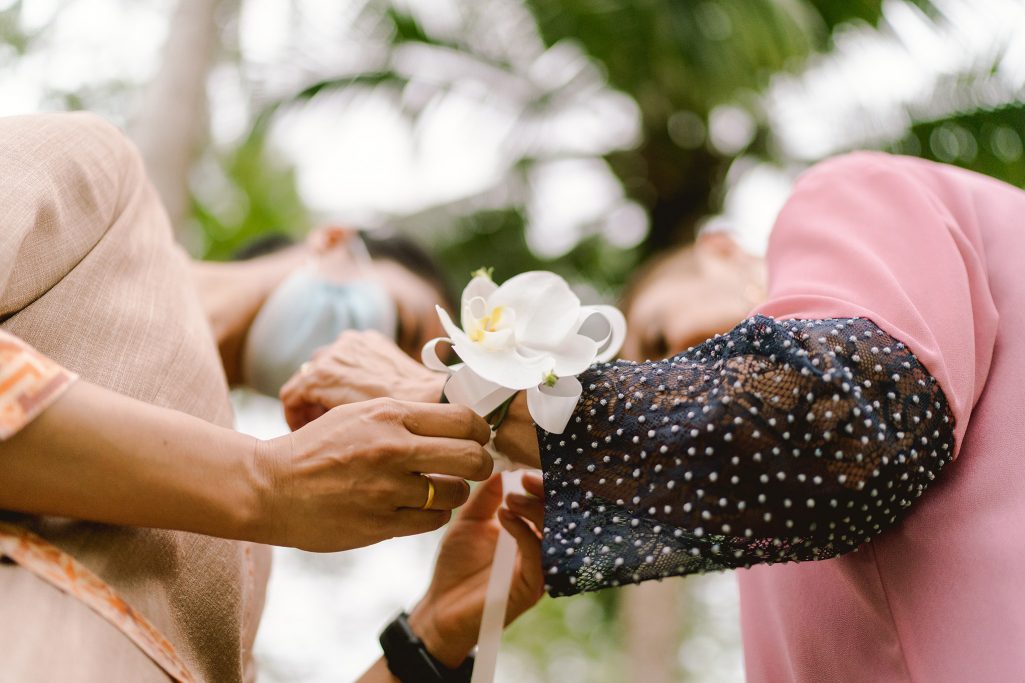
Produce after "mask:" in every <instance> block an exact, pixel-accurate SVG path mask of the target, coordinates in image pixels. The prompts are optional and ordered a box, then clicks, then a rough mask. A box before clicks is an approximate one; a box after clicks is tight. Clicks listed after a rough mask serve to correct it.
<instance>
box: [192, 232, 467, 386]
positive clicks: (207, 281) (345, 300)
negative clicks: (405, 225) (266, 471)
mask: <svg viewBox="0 0 1025 683" xmlns="http://www.w3.org/2000/svg"><path fill="white" fill-rule="evenodd" d="M238 256H239V259H238V260H236V261H231V262H214V261H195V262H193V265H192V268H193V273H194V275H195V280H196V284H197V287H198V289H199V291H200V293H201V301H202V304H203V307H204V309H205V312H206V315H207V318H208V319H209V320H210V324H211V327H212V328H213V331H214V337H215V339H216V341H217V346H218V349H219V350H220V354H221V359H222V361H223V364H224V369H225V373H226V375H227V378H228V382H229V383H230V384H232V385H247V386H250V387H252V388H254V389H256V390H257V391H260V392H261V393H264V394H267V395H268V396H277V395H278V391H279V390H280V389H281V386H282V385H283V384H284V383H285V380H287V379H288V378H289V377H290V376H291V375H292V373H294V372H295V371H296V370H297V369H299V367H300V366H301V365H302V363H303V362H305V361H307V360H309V358H310V356H311V355H312V354H313V352H314V351H316V350H317V349H318V348H320V347H322V346H325V345H327V344H329V343H331V342H332V341H334V340H335V338H336V337H338V335H339V334H341V333H342V332H344V331H346V330H375V331H377V332H380V333H381V334H383V335H385V336H386V337H388V338H389V339H391V340H392V341H394V342H395V343H396V344H398V346H399V348H401V349H402V350H403V351H405V352H406V353H408V354H410V355H412V356H419V353H420V349H421V347H423V345H424V343H425V342H426V341H427V340H429V339H432V338H433V337H436V336H438V335H439V334H442V333H443V330H442V328H441V324H440V323H439V322H438V316H437V314H436V313H435V310H434V307H435V306H436V305H439V304H440V305H443V306H445V307H447V308H449V309H451V307H452V303H451V302H452V295H451V293H450V291H449V287H448V283H447V281H446V279H445V275H444V273H443V272H442V271H441V269H440V268H439V267H438V265H437V264H436V263H435V262H434V260H433V259H432V258H431V257H430V255H428V254H427V252H426V251H424V250H423V249H422V248H421V247H419V246H418V245H417V244H416V243H415V242H413V241H412V240H410V239H409V238H407V237H403V236H399V235H377V234H374V233H358V232H356V231H355V230H351V229H348V228H343V227H339V226H328V227H323V228H319V229H317V230H314V231H313V232H312V233H311V234H310V235H309V237H308V238H307V239H306V240H304V241H303V242H301V243H298V244H295V243H293V242H292V240H291V239H290V238H288V237H285V236H283V235H272V236H269V237H266V238H262V239H260V240H258V241H255V242H253V243H252V244H250V245H249V246H248V247H246V248H244V249H243V250H242V251H241V252H240V253H239V255H238Z"/></svg>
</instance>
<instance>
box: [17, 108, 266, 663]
mask: <svg viewBox="0 0 1025 683" xmlns="http://www.w3.org/2000/svg"><path fill="white" fill-rule="evenodd" d="M0 329H3V330H5V331H7V332H10V333H11V334H14V335H16V336H18V337H19V338H21V339H22V340H24V341H25V342H27V343H28V344H31V345H32V346H34V347H35V348H36V349H37V350H38V351H40V352H41V353H43V354H45V355H47V356H49V357H50V358H52V359H54V360H55V361H57V362H58V363H60V364H61V365H63V366H64V367H66V368H68V369H70V370H72V371H74V372H76V373H78V374H79V375H80V376H81V377H82V379H84V380H88V381H90V382H93V383H95V384H98V385H100V386H103V387H106V388H108V389H112V390H114V391H117V392H120V393H122V394H126V395H128V396H132V397H134V398H136V399H140V400H143V401H146V402H149V403H152V404H154V405H159V406H166V407H169V408H174V409H176V410H181V411H184V412H186V413H190V414H192V415H195V416H198V417H200V418H203V419H205V420H209V421H210V422H214V423H216V424H219V425H224V426H230V425H231V421H232V414H231V407H230V404H229V402H228V392H227V385H226V382H225V378H224V373H223V370H222V368H221V366H220V362H219V359H218V355H217V350H216V348H215V344H214V342H213V339H212V336H211V333H210V330H209V327H208V325H207V323H206V320H205V319H204V317H203V314H202V311H201V309H200V306H199V302H198V300H197V296H196V293H195V291H194V288H193V285H192V281H191V279H190V274H189V270H188V260H187V257H186V256H185V254H184V253H183V252H182V251H181V249H180V248H179V247H178V246H177V245H176V244H175V243H174V241H173V237H172V234H171V229H170V227H169V224H168V221H167V218H166V216H165V213H164V210H163V208H162V206H161V204H160V201H159V199H158V198H157V196H156V194H155V192H154V190H153V188H152V186H151V185H150V183H149V181H148V179H147V178H146V174H145V171H144V169H143V166H142V161H141V159H140V157H139V155H138V153H137V151H136V150H135V148H134V147H133V146H132V145H131V143H130V142H128V141H127V140H126V138H125V137H124V136H123V135H122V134H121V133H120V132H119V131H118V130H117V129H115V128H114V127H112V126H111V125H109V124H107V123H105V122H104V121H103V120H101V119H99V118H97V117H96V116H93V115H90V114H84V113H78V114H50V115H40V116H27V117H13V118H6V119H0ZM196 476H203V473H202V472H197V473H196ZM0 485H2V483H0ZM0 521H5V522H9V523H14V524H16V525H19V526H21V527H23V528H27V529H29V530H31V531H33V532H34V533H36V534H38V535H39V536H41V537H43V538H44V539H46V540H48V541H49V542H50V543H52V544H53V545H55V546H56V547H58V548H60V549H62V550H64V551H65V552H67V553H68V554H70V555H71V556H72V557H74V558H76V559H77V560H78V561H79V562H81V563H82V564H83V565H85V566H86V567H87V568H89V569H91V570H92V571H93V572H95V573H96V574H97V575H98V576H99V577H100V578H101V579H102V580H103V581H104V582H105V583H107V584H108V585H109V586H110V587H111V588H112V589H113V590H114V591H115V592H116V593H117V594H119V595H120V596H121V597H122V598H123V599H124V600H125V601H126V602H127V603H128V604H129V605H131V606H132V607H134V608H135V609H136V610H137V611H139V612H140V613H141V614H143V615H144V616H145V617H146V619H148V620H149V622H150V623H151V624H153V625H154V626H155V627H156V628H157V629H158V630H159V631H160V633H161V634H163V636H165V637H166V638H167V640H168V641H169V642H170V645H171V646H172V647H173V648H174V649H175V651H177V653H178V655H179V656H180V657H181V659H182V660H183V661H184V662H185V664H186V665H187V666H188V668H189V669H190V670H191V673H192V675H193V677H194V678H195V679H196V680H199V681H209V682H216V683H221V682H222V681H223V682H228V683H230V682H232V681H240V680H243V679H251V678H252V675H253V671H252V669H253V667H252V666H251V661H250V660H251V647H252V643H253V639H254V637H255V633H256V626H257V622H258V620H259V616H260V612H261V610H262V607H263V594H264V589H265V585H266V578H267V571H268V567H269V552H268V549H266V548H263V547H260V546H254V545H252V544H247V543H239V542H234V541H226V540H221V539H216V538H210V537H206V536H199V535H195V534H188V533H183V532H177V531H164V530H154V529H137V528H124V527H114V526H108V525H102V524H93V523H84V522H78V521H73V520H67V519H53V518H45V519H44V518H38V517H30V516H25V515H17V514H13V513H5V512H0ZM0 643H3V644H4V646H3V648H2V651H3V652H2V654H0V681H51V680H52V681H166V680H167V679H168V677H167V675H166V674H165V673H164V672H163V671H162V670H161V669H160V668H159V667H157V666H156V664H154V662H153V661H151V660H150V659H149V658H147V657H146V656H145V655H144V654H142V652H141V651H140V650H139V649H138V648H137V647H136V646H135V645H134V644H133V642H132V641H131V640H130V639H128V638H127V637H125V635H124V634H123V633H122V632H121V631H119V630H118V629H117V628H116V627H115V626H113V625H112V624H111V623H110V622H109V621H107V620H104V619H102V618H101V617H99V616H98V615H97V614H96V613H95V612H93V611H92V610H90V609H88V608H86V607H85V606H83V604H82V603H81V602H80V601H78V600H76V599H75V598H74V597H73V596H72V595H69V594H68V593H66V592H62V591H60V590H58V589H56V588H55V587H54V586H53V585H51V584H49V583H47V582H46V581H44V580H42V579H41V578H38V576H36V575H34V574H32V573H30V572H28V571H26V570H25V569H24V568H22V567H19V566H18V565H17V564H11V563H9V562H8V563H3V564H0Z"/></svg>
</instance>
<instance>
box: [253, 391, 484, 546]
mask: <svg viewBox="0 0 1025 683" xmlns="http://www.w3.org/2000/svg"><path fill="white" fill-rule="evenodd" d="M489 436H490V430H489V428H488V425H487V423H486V422H485V421H484V420H483V419H482V418H480V417H479V416H477V415H476V414H474V412H473V411H471V410H470V409H469V408H466V407H464V406H456V405H440V404H419V403H403V402H400V401H395V400H391V399H377V400H373V401H366V402H363V403H358V404H353V405H347V406H339V407H337V408H333V409H332V410H329V411H328V412H327V413H325V414H324V415H322V416H321V417H319V418H318V419H316V420H313V421H312V422H310V423H309V424H307V425H306V426H305V427H302V428H301V429H299V430H298V431H295V432H293V433H291V434H289V435H286V436H282V437H279V438H277V439H273V440H270V441H264V442H260V444H259V445H258V446H257V453H256V458H255V464H254V473H255V480H256V481H257V490H258V498H259V501H260V502H259V503H258V504H257V508H258V510H259V511H260V512H259V514H258V516H257V518H258V520H259V521H258V522H257V523H256V525H257V526H256V528H255V529H254V530H253V531H254V533H253V534H252V535H253V536H254V540H257V541H260V542H263V543H271V544H274V545H288V546H295V547H297V548H302V549H304V550H312V551H320V552H333V551H339V550H349V549H351V548H359V547H362V546H367V545H371V544H374V543H377V542H379V541H383V540H385V539H388V538H392V537H395V536H408V535H412V534H418V533H423V532H426V531H431V530H433V529H437V528H439V527H441V526H442V525H444V524H445V523H446V522H447V521H448V520H449V518H450V516H451V510H452V509H453V508H456V507H458V506H460V505H462V504H463V503H464V502H466V499H467V497H468V496H469V493H470V488H469V485H468V484H467V483H466V481H464V480H465V479H471V480H474V481H483V480H485V479H487V478H488V476H489V475H490V474H491V470H492V467H493V463H492V460H491V457H490V456H489V455H488V454H487V453H486V452H485V451H484V448H483V444H486V443H487V442H488V438H489ZM420 473H423V474H429V475H430V476H431V479H432V481H433V482H434V486H435V491H436V493H435V497H434V501H433V503H432V505H431V509H430V510H423V509H421V508H422V506H423V505H424V503H425V501H426V500H427V491H428V484H427V481H426V479H425V478H424V477H423V476H421V474H420Z"/></svg>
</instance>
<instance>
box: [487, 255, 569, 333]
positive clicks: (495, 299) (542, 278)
mask: <svg viewBox="0 0 1025 683" xmlns="http://www.w3.org/2000/svg"><path fill="white" fill-rule="evenodd" d="M488 306H490V307H492V308H493V307H496V306H506V307H508V308H510V309H512V310H513V311H515V312H516V341H517V343H518V344H526V345H528V346H532V347H535V348H538V347H542V348H553V347H556V346H558V345H559V344H560V343H561V342H562V341H563V339H565V338H566V336H567V335H569V334H570V333H571V332H572V331H573V329H574V326H575V325H576V324H577V318H578V316H579V311H580V299H579V298H577V295H576V294H574V293H573V290H572V289H570V287H569V284H567V283H566V281H565V280H563V279H562V278H561V277H559V276H558V275H556V274H555V273H550V272H547V271H541V270H536V271H530V272H527V273H521V274H519V275H517V276H515V277H513V278H510V279H508V280H506V281H505V282H503V283H502V284H501V285H500V286H499V288H498V289H497V290H495V292H494V294H492V295H491V297H490V298H489V299H488Z"/></svg>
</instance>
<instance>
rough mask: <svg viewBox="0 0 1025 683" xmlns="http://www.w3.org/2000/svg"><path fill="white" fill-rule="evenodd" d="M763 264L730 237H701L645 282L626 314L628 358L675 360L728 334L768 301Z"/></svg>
mask: <svg viewBox="0 0 1025 683" xmlns="http://www.w3.org/2000/svg"><path fill="white" fill-rule="evenodd" d="M764 278H765V269H764V265H763V264H762V261H761V259H759V258H757V257H754V256H751V255H749V254H747V253H745V252H744V251H743V250H742V249H740V247H739V246H737V244H736V243H735V242H734V241H733V240H732V239H731V238H730V237H729V236H727V235H725V234H722V233H714V234H710V235H705V236H702V237H700V238H699V239H698V242H697V243H696V244H695V245H694V246H693V247H686V248H684V249H681V250H679V251H678V252H676V253H675V254H673V255H671V256H669V257H667V258H666V259H665V261H663V262H662V263H661V264H659V265H658V266H655V268H654V270H653V271H652V272H651V273H649V274H648V276H647V277H645V278H644V279H643V281H642V282H641V284H640V285H639V287H638V289H637V291H636V293H635V294H634V296H633V297H632V298H631V300H630V302H629V308H628V309H627V311H626V314H627V323H628V329H629V332H628V336H627V340H626V343H625V344H624V346H623V356H624V358H629V359H632V360H655V359H661V358H667V357H669V356H673V355H675V354H677V353H680V352H681V351H685V350H686V349H688V348H690V347H691V346H695V345H697V344H700V343H701V342H703V341H705V340H706V339H708V338H709V337H711V336H713V335H715V334H719V333H722V332H727V331H728V330H730V329H732V328H733V327H734V326H735V325H736V324H737V323H739V322H740V321H741V320H743V319H744V318H745V317H747V316H748V315H749V314H750V312H751V310H752V309H753V308H754V307H755V306H757V305H758V304H759V303H761V301H762V299H763V298H764V296H765V285H764Z"/></svg>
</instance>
